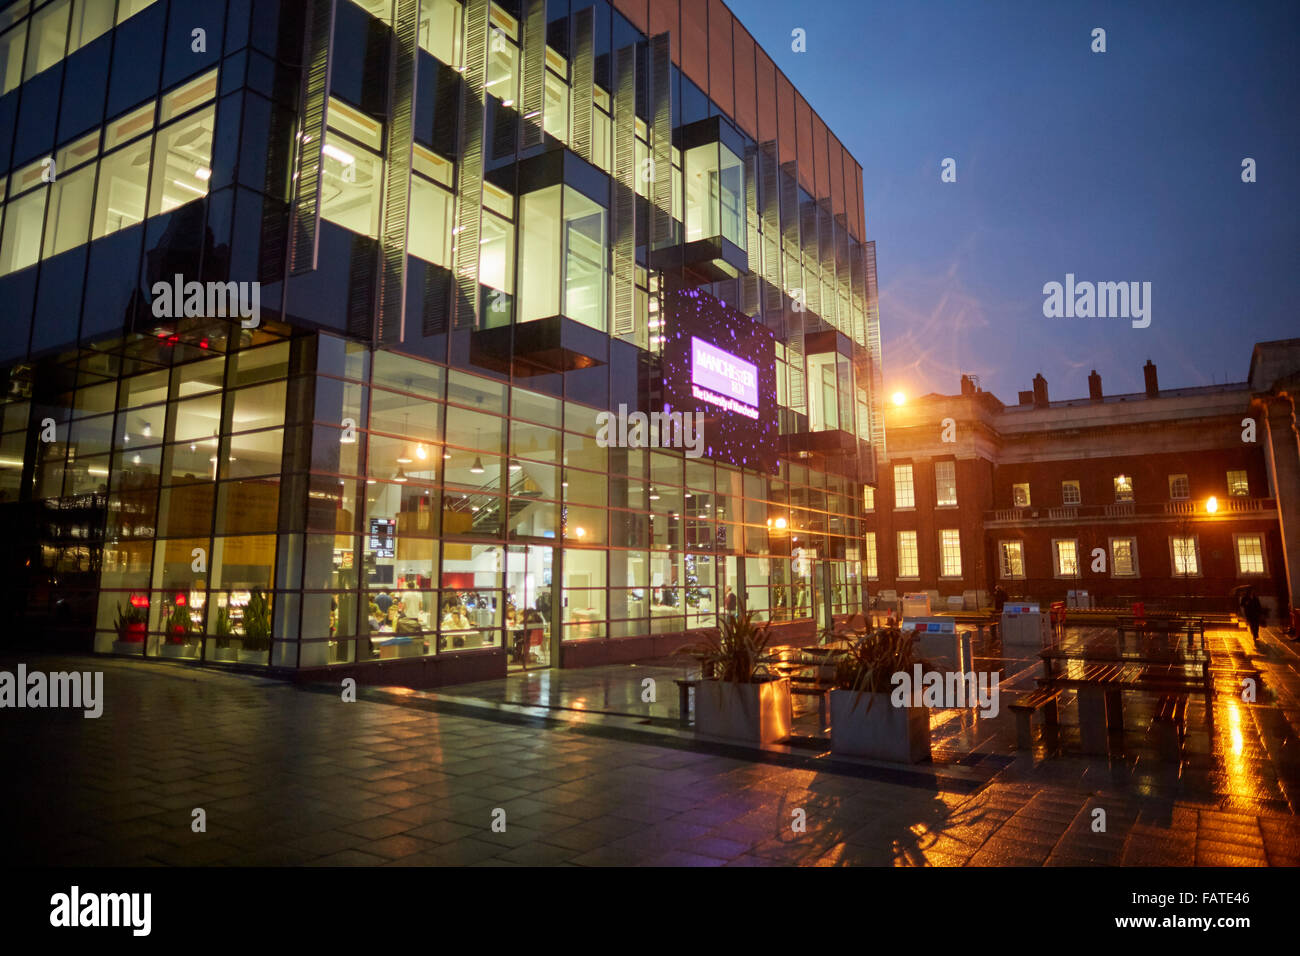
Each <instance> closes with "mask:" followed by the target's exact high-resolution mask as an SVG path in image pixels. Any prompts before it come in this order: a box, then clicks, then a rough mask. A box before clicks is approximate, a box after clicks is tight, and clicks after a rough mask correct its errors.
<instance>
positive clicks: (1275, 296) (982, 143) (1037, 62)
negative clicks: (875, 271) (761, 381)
mask: <svg viewBox="0 0 1300 956" xmlns="http://www.w3.org/2000/svg"><path fill="white" fill-rule="evenodd" d="M729 5H730V6H731V8H732V10H733V11H734V12H735V13H736V15H737V16H738V17H739V18H740V20H741V22H742V23H744V24H745V25H746V26H747V27H748V29H749V30H750V32H751V33H752V34H753V35H754V37H755V39H756V40H757V41H758V42H759V43H760V44H761V45H762V46H763V48H764V49H765V50H767V52H768V54H769V55H770V56H771V57H772V58H773V60H775V62H776V64H777V66H778V67H779V68H780V69H781V70H783V71H784V72H785V74H786V76H788V77H789V78H790V80H791V81H792V82H793V83H794V85H795V87H796V88H798V89H799V90H800V91H801V92H802V93H803V95H804V97H805V98H806V99H807V100H808V102H809V103H810V105H811V106H812V107H813V109H815V110H816V111H817V112H818V113H819V114H820V115H821V117H822V119H824V120H825V121H826V123H827V125H828V126H829V127H830V128H831V130H832V131H833V132H834V133H835V134H836V135H837V136H838V137H839V138H840V141H841V142H843V143H844V145H845V147H846V148H848V150H849V151H850V152H851V153H852V154H853V155H854V156H855V157H856V158H857V159H858V161H859V162H860V163H861V164H862V170H863V177H862V178H863V193H864V198H865V204H866V217H867V238H868V239H874V240H875V241H876V251H877V261H878V268H879V278H880V314H881V333H882V336H883V340H884V344H883V347H884V373H885V386H886V391H887V393H892V392H893V391H895V390H896V389H901V390H903V391H905V392H906V393H907V394H908V395H918V394H924V393H926V392H930V391H939V392H944V393H949V394H951V393H955V392H956V391H957V388H958V376H959V374H960V373H963V372H972V373H975V374H976V375H978V376H979V378H980V382H981V385H982V386H983V387H984V388H985V389H988V390H990V391H993V392H994V393H995V394H997V396H998V397H999V398H1001V399H1002V400H1003V401H1005V402H1010V403H1013V404H1014V402H1015V400H1016V392H1017V391H1018V390H1020V389H1028V388H1029V387H1030V381H1031V379H1032V378H1033V377H1034V373H1035V372H1042V373H1043V375H1044V376H1045V377H1046V378H1047V381H1048V384H1049V388H1050V391H1051V395H1052V397H1053V398H1054V399H1063V398H1077V397H1080V396H1086V395H1087V393H1088V386H1087V376H1088V372H1089V370H1090V369H1093V368H1095V369H1097V371H1098V372H1099V373H1100V374H1101V376H1102V383H1103V387H1104V389H1105V391H1106V392H1107V394H1111V393H1118V392H1131V391H1141V390H1142V387H1143V385H1142V371H1141V367H1142V364H1143V362H1145V361H1146V359H1148V358H1150V359H1151V360H1152V361H1154V362H1155V363H1156V365H1157V366H1158V367H1159V372H1160V384H1161V386H1162V387H1166V388H1168V387H1177V386H1188V385H1208V384H1211V383H1213V382H1223V381H1225V380H1226V381H1243V380H1244V379H1245V378H1246V372H1247V368H1248V365H1249V362H1250V352H1251V348H1252V346H1253V345H1254V343H1255V342H1257V341H1267V340H1270V339H1280V338H1290V337H1295V336H1300V308H1298V307H1297V303H1298V302H1300V55H1298V54H1297V41H1298V39H1300V2H1280V3H1263V2H1260V3H1251V2H1223V3H1182V2H1179V3H1174V2H1160V3H1155V2H1133V0H1125V2H1117V3H1100V2H1097V3H1058V2H1016V3H993V2H988V3H983V2H973V0H945V2H931V0H888V2H855V0H801V2H798V3H793V2H790V0H729ZM796 27H801V28H803V29H804V30H806V31H807V46H808V49H807V52H806V53H795V52H793V51H792V50H791V31H792V30H793V29H795V28H796ZM1095 27H1102V28H1104V29H1105V30H1106V52H1105V53H1093V52H1092V51H1091V45H1092V31H1093V29H1094V28H1095ZM946 157H952V158H953V159H955V160H956V172H957V181H956V182H955V183H942V182H941V181H940V172H941V164H942V162H943V160H944V159H945V158H946ZM1246 157H1250V158H1253V159H1254V160H1255V161H1256V164H1257V173H1256V175H1257V181H1256V182H1255V183H1253V184H1246V183H1243V182H1242V179H1241V174H1242V168H1241V164H1242V160H1243V159H1244V158H1246ZM1067 273H1073V274H1074V276H1075V280H1076V282H1082V281H1091V282H1121V281H1124V282H1150V283H1151V312H1150V317H1151V324H1150V326H1149V327H1148V328H1133V327H1132V324H1131V322H1130V321H1128V320H1127V319H1117V318H1106V319H1102V318H1050V319H1049V318H1044V316H1043V302H1044V295H1043V291H1042V290H1043V286H1044V284H1045V283H1047V282H1052V281H1055V282H1060V283H1064V282H1065V276H1066V274H1067Z"/></svg>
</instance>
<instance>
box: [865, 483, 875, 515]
mask: <svg viewBox="0 0 1300 956" xmlns="http://www.w3.org/2000/svg"><path fill="white" fill-rule="evenodd" d="M862 507H863V508H864V509H865V510H867V511H875V510H876V489H875V488H873V487H872V486H871V485H863V486H862Z"/></svg>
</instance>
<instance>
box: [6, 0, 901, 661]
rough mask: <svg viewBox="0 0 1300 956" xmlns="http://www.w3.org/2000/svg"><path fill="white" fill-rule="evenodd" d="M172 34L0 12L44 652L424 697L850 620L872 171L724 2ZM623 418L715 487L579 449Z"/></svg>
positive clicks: (513, 10) (12, 565) (289, 16)
mask: <svg viewBox="0 0 1300 956" xmlns="http://www.w3.org/2000/svg"><path fill="white" fill-rule="evenodd" d="M170 6H171V5H170V4H167V3H161V2H157V0H118V2H117V4H116V5H114V4H112V3H106V4H105V3H94V2H90V0H55V2H53V3H48V4H46V5H44V6H43V7H40V8H39V9H37V10H36V12H31V11H30V9H29V7H30V5H29V4H27V3H18V4H12V5H10V6H9V7H7V8H6V9H5V11H4V12H3V13H0V130H3V131H4V133H3V135H4V137H5V139H4V144H5V146H6V150H5V151H4V153H3V155H4V156H5V157H6V158H9V159H11V161H10V164H9V166H8V167H7V168H6V169H5V170H3V172H4V176H3V180H2V181H0V299H3V301H4V302H5V303H6V307H7V308H8V310H9V313H10V314H9V317H8V318H7V320H6V322H5V323H3V325H2V326H0V368H3V369H4V372H3V375H4V382H5V386H6V388H5V393H4V404H3V406H2V407H0V504H3V509H4V511H5V512H6V514H7V517H8V518H9V519H10V520H9V521H7V524H6V526H10V527H15V528H19V529H22V532H21V536H20V540H19V541H17V542H16V543H15V546H14V547H13V548H12V549H10V553H9V556H8V558H7V561H8V562H9V563H8V564H7V565H6V566H5V569H4V570H5V572H6V573H4V574H3V575H2V577H3V578H4V580H5V581H6V585H5V586H6V588H8V589H9V591H8V594H7V598H8V600H9V601H10V605H11V606H13V607H21V608H22V609H23V616H24V617H25V619H26V620H27V621H28V622H29V629H30V630H31V632H32V633H40V634H44V635H47V638H48V639H51V640H52V639H54V637H55V636H58V635H62V636H65V637H66V639H67V641H68V646H71V647H82V648H84V647H87V646H92V647H93V648H94V649H95V650H97V651H100V652H116V653H120V654H132V655H147V656H150V657H154V656H163V657H175V658H182V659H189V660H207V661H219V662H223V663H224V662H229V663H245V664H259V665H270V666H272V667H275V668H282V669H284V672H288V671H290V670H292V669H312V668H326V667H336V668H338V667H342V668H354V667H356V666H357V665H363V664H364V665H367V666H366V667H365V668H362V669H361V670H360V671H358V673H361V674H364V675H370V676H375V675H377V674H378V673H379V671H383V679H388V680H398V681H409V682H420V683H437V682H446V681H456V680H467V679H472V678H475V677H480V676H490V675H492V674H498V673H503V672H504V671H505V670H506V669H507V668H508V667H518V666H554V665H564V666H576V665H582V664H584V663H591V662H597V661H604V660H628V659H634V658H638V657H645V656H649V655H651V654H659V653H662V652H664V651H665V650H669V649H671V648H672V647H675V646H677V644H679V643H680V636H679V635H680V634H681V633H682V632H684V631H685V630H687V629H690V628H695V627H701V626H709V625H712V624H713V623H715V621H716V618H717V614H718V613H719V611H720V609H721V606H722V602H723V594H724V593H725V588H726V587H731V588H732V590H733V591H734V592H735V593H736V594H737V595H738V596H739V598H740V600H741V602H742V605H743V606H745V607H748V608H750V609H752V610H754V611H755V612H756V613H758V614H759V616H760V617H762V618H767V619H770V620H773V621H775V622H779V623H780V624H781V625H782V626H783V627H791V628H795V629H803V630H804V631H806V632H811V630H812V629H813V627H814V626H815V625H816V624H817V623H818V622H820V621H823V619H824V618H825V615H826V614H827V613H831V614H835V615H847V614H851V613H854V612H856V611H857V610H858V609H859V608H860V607H861V601H862V594H861V575H860V561H861V560H862V556H863V552H862V547H861V541H862V538H861V534H860V526H859V522H860V519H861V509H862V502H863V500H864V483H865V482H871V481H874V475H875V471H874V468H875V455H874V450H873V449H874V447H878V446H879V445H880V443H881V441H882V438H883V432H882V422H881V416H880V410H879V409H880V403H879V361H880V355H879V333H878V328H877V312H876V287H875V266H874V250H873V248H872V245H871V244H870V243H869V242H867V241H866V239H865V234H864V233H865V229H864V213H863V208H862V188H861V168H860V166H859V165H858V164H857V163H856V161H855V160H854V159H853V158H852V157H851V156H850V155H849V154H848V153H847V152H846V151H845V150H844V149H843V147H842V146H841V145H840V143H839V141H838V140H837V139H836V138H835V136H834V135H833V134H832V133H831V132H830V131H829V130H828V129H827V128H826V126H825V124H824V123H823V122H822V121H821V119H820V118H819V117H818V116H817V115H816V113H814V112H813V111H812V109H811V108H810V107H809V106H808V104H807V103H806V101H805V100H804V99H803V98H802V97H801V96H800V95H799V94H798V92H797V91H796V90H794V88H793V87H792V86H791V84H790V83H789V81H788V80H787V79H786V78H785V77H784V76H782V75H781V74H780V72H779V71H777V70H776V68H775V66H774V65H773V63H772V61H771V59H770V58H769V57H768V56H767V55H766V54H765V53H764V52H763V51H762V50H761V49H760V48H759V47H758V46H757V45H756V44H755V43H754V41H753V39H752V38H751V37H750V35H749V34H748V33H747V32H746V31H745V29H744V27H743V26H741V24H739V23H738V22H736V21H735V19H734V18H733V17H732V16H731V14H730V13H729V12H728V11H727V9H726V7H725V6H724V5H723V4H722V3H721V2H717V0H713V2H711V3H705V2H704V0H701V3H699V4H681V5H679V4H677V3H660V2H657V0H651V2H650V3H649V4H647V3H644V2H634V0H628V2H624V0H615V2H612V3H611V2H607V0H596V2H595V3H594V4H591V5H587V6H586V7H584V8H581V9H575V10H572V11H571V10H570V7H572V6H578V5H572V4H567V3H559V2H555V0H550V2H543V0H502V2H499V3H493V2H489V0H464V2H459V0H334V2H327V0H307V2H293V3H290V2H284V3H275V2H272V3H269V4H261V5H258V13H257V15H256V17H254V15H253V14H252V13H251V12H250V10H249V8H248V5H247V4H238V3H231V4H227V5H224V7H223V5H220V4H216V5H211V4H210V5H208V8H205V9H209V8H210V9H209V12H208V13H203V14H195V22H194V23H193V24H187V26H186V30H185V31H184V35H183V37H182V36H181V34H180V33H177V32H176V30H174V29H173V27H172V25H169V23H168V19H167V15H168V9H169V7H170ZM706 10H707V15H706V14H705V12H704V11H706ZM205 17H207V18H208V19H209V20H210V22H203V21H204V18H205ZM119 24H121V25H122V26H121V28H119ZM195 27H202V28H203V29H205V30H206V32H207V50H206V51H205V52H194V51H193V50H192V49H191V41H190V32H189V31H190V30H191V29H193V28H195ZM286 51H288V52H286ZM298 61H301V62H303V63H304V64H306V65H305V67H304V69H303V70H302V72H301V74H298V73H294V72H293V71H289V70H287V69H286V67H285V66H284V65H283V64H286V63H290V62H298ZM277 64H278V65H277ZM79 89H94V90H103V91H106V93H105V95H103V96H100V95H96V96H94V97H79V96H70V95H68V91H71V90H79ZM50 158H52V159H53V169H54V170H55V173H54V174H53V175H52V176H47V174H46V171H47V169H49V168H50V164H49V163H47V162H46V160H47V159H50ZM177 276H180V277H182V279H183V281H184V282H195V283H200V284H213V283H215V284H220V285H221V286H222V288H224V284H226V283H231V284H232V286H231V288H230V290H229V291H230V295H231V296H232V297H233V298H232V301H234V300H236V299H237V296H235V293H236V292H238V291H241V290H242V291H245V292H246V291H247V288H246V287H244V286H241V285H240V284H241V283H254V282H256V283H260V286H259V295H260V318H259V321H258V322H257V323H256V324H254V325H251V326H249V327H241V324H240V322H239V321H238V319H234V320H232V319H230V318H227V317H222V316H218V315H213V314H210V313H209V312H208V311H207V309H206V308H204V307H198V308H193V309H185V310H173V311H174V312H175V314H174V315H170V316H168V315H165V314H164V315H158V314H155V310H154V308H153V306H154V301H153V292H152V290H153V289H154V286H155V283H158V282H165V283H173V282H174V281H175V279H176V277H177ZM693 337H694V338H698V339H699V340H700V341H702V342H703V343H705V344H706V345H707V346H708V347H711V348H713V349H715V350H716V355H715V356H714V359H715V366H716V367H715V368H714V369H713V371H714V375H715V378H714V379H711V380H710V381H712V385H711V386H704V385H699V383H698V382H696V381H695V380H694V378H693V375H692V372H691V369H690V368H687V367H684V368H683V369H681V370H680V371H681V374H676V371H675V370H674V369H673V368H671V367H672V366H674V364H675V363H679V362H681V361H682V359H681V356H682V355H685V356H686V357H687V359H686V361H685V364H686V365H689V364H690V362H689V356H690V354H691V351H690V342H691V339H692V338H693ZM718 356H731V357H732V359H734V367H733V366H730V365H727V364H726V361H727V360H724V359H720V358H718ZM718 362H721V363H722V364H717V363H718ZM746 368H752V369H753V373H752V376H751V378H752V379H753V381H750V380H749V379H745V380H744V381H741V379H743V378H744V370H745V369H746ZM737 370H739V371H737ZM737 375H739V376H740V378H736V376H737ZM718 376H721V377H720V378H719V377H718ZM696 386H698V387H701V388H705V390H706V391H709V392H710V395H712V396H713V397H714V398H715V400H714V401H711V402H697V399H696V397H695V396H694V394H693V392H692V389H693V387H696ZM723 387H725V388H726V389H728V392H727V393H725V394H724V393H721V392H718V391H716V389H719V388H723ZM719 396H720V397H721V398H722V399H723V400H724V401H721V402H719V401H717V400H716V399H717V398H718V397H719ZM754 402H757V404H753V403H754ZM729 403H730V404H729ZM620 406H626V408H627V409H629V410H632V411H638V412H644V413H652V412H660V413H662V412H665V411H670V410H671V411H678V412H685V411H688V410H694V409H695V408H697V407H698V408H699V409H700V410H701V411H706V415H707V417H708V422H707V423H706V427H705V435H706V439H708V441H710V442H712V444H711V445H708V447H707V448H706V450H705V453H704V454H703V455H702V456H701V457H693V456H688V455H686V454H685V449H683V448H681V447H672V448H664V447H654V446H651V447H606V443H601V442H598V441H597V440H596V433H597V429H598V418H597V416H598V415H599V414H600V413H601V412H607V411H612V410H616V409H618V408H619V407H620Z"/></svg>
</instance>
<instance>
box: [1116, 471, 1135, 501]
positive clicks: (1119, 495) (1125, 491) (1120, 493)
mask: <svg viewBox="0 0 1300 956" xmlns="http://www.w3.org/2000/svg"><path fill="white" fill-rule="evenodd" d="M1115 500H1116V501H1132V500H1133V476H1132V475H1116V476H1115Z"/></svg>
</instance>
